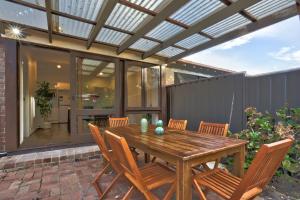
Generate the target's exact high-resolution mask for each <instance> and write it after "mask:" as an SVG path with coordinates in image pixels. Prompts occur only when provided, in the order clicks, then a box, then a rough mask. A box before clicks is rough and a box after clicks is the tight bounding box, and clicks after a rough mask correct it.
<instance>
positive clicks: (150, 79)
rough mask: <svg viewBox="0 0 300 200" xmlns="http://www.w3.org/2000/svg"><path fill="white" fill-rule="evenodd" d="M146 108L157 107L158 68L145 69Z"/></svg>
mask: <svg viewBox="0 0 300 200" xmlns="http://www.w3.org/2000/svg"><path fill="white" fill-rule="evenodd" d="M144 70H145V90H146V107H148V108H158V107H159V94H160V67H159V66H154V67H149V68H145V69H144Z"/></svg>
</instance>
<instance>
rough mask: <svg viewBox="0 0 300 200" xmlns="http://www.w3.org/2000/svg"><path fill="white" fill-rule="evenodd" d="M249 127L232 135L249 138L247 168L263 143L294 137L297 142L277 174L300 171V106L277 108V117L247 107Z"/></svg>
mask: <svg viewBox="0 0 300 200" xmlns="http://www.w3.org/2000/svg"><path fill="white" fill-rule="evenodd" d="M245 113H246V116H247V128H246V129H245V130H243V131H241V132H240V133H236V134H232V135H231V136H232V137H237V138H240V139H245V140H248V141H249V143H248V144H247V154H246V160H245V169H248V167H249V165H250V164H251V162H252V160H253V159H254V157H255V155H256V153H257V151H258V150H259V148H260V146H261V145H262V144H268V143H272V142H276V141H279V140H282V139H285V138H294V139H295V142H294V144H293V146H292V147H291V148H290V150H289V152H288V154H287V156H286V157H285V159H284V160H283V162H282V165H281V167H280V169H279V170H278V171H277V174H278V175H280V174H282V173H288V174H290V175H292V174H294V173H299V172H300V142H299V139H300V138H299V133H300V108H288V107H287V106H285V107H283V108H281V109H279V110H277V112H276V118H275V117H273V116H272V115H271V114H270V113H268V112H266V113H261V112H258V111H257V110H256V108H253V107H249V108H247V109H245Z"/></svg>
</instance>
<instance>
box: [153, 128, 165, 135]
mask: <svg viewBox="0 0 300 200" xmlns="http://www.w3.org/2000/svg"><path fill="white" fill-rule="evenodd" d="M155 133H156V135H162V134H164V128H163V127H156V129H155Z"/></svg>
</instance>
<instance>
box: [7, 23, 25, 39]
mask: <svg viewBox="0 0 300 200" xmlns="http://www.w3.org/2000/svg"><path fill="white" fill-rule="evenodd" d="M8 35H9V36H10V37H12V38H15V39H20V38H22V37H24V35H23V33H22V29H21V28H20V27H18V26H14V25H9V27H8Z"/></svg>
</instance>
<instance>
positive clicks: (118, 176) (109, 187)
mask: <svg viewBox="0 0 300 200" xmlns="http://www.w3.org/2000/svg"><path fill="white" fill-rule="evenodd" d="M122 175H123V173H121V172H120V173H118V174H117V176H116V177H115V178H114V179H113V180H112V182H111V183H110V185H109V186H107V188H106V189H105V191H104V192H103V193H102V196H101V197H100V198H99V199H103V198H104V197H105V195H106V194H107V193H108V192H109V191H110V190H111V188H112V187H113V186H114V184H115V183H116V182H117V180H118V179H119V178H120V177H121V176H122Z"/></svg>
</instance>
